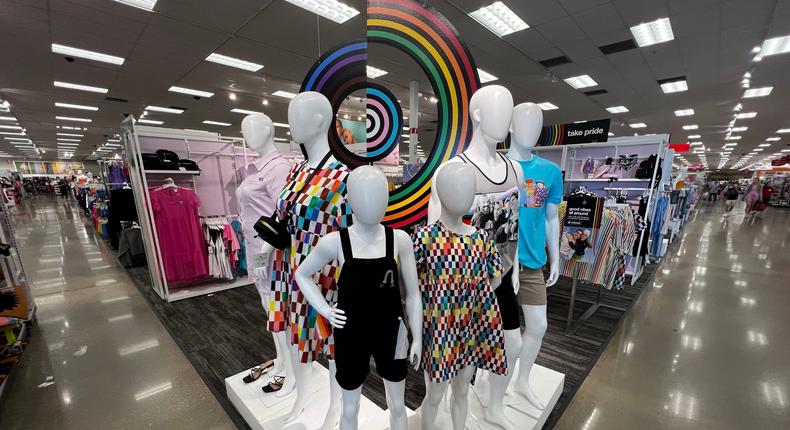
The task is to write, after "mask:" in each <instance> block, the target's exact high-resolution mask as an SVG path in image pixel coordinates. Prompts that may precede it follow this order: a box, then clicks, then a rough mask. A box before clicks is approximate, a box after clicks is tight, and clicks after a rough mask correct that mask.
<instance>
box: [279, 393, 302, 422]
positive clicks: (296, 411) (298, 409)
mask: <svg viewBox="0 0 790 430" xmlns="http://www.w3.org/2000/svg"><path fill="white" fill-rule="evenodd" d="M298 401H299V399H297V402H298ZM302 412H304V405H297V404H295V405H294V407H293V409H291V412H288V414H287V415H286V416H285V418H284V419H283V424H289V423H292V422H294V421H296V420H297V419H298V418H299V416H300V415H302Z"/></svg>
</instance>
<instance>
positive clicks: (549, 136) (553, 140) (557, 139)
mask: <svg viewBox="0 0 790 430" xmlns="http://www.w3.org/2000/svg"><path fill="white" fill-rule="evenodd" d="M563 136H565V124H554V125H547V126H545V127H543V130H541V132H540V137H538V143H537V145H536V146H557V145H562V140H563Z"/></svg>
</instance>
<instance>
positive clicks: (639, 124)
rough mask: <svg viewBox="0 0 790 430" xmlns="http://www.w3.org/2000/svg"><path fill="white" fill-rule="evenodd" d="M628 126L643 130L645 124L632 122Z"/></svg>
mask: <svg viewBox="0 0 790 430" xmlns="http://www.w3.org/2000/svg"><path fill="white" fill-rule="evenodd" d="M628 126H629V127H631V128H645V127H647V124H645V123H643V122H634V123H631V124H628Z"/></svg>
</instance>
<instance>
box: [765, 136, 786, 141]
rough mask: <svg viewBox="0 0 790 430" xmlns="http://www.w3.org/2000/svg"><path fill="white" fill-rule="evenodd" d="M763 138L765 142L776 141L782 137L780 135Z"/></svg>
mask: <svg viewBox="0 0 790 430" xmlns="http://www.w3.org/2000/svg"><path fill="white" fill-rule="evenodd" d="M765 140H766V141H767V142H776V141H777V140H782V138H781V137H769V138H768V139H765Z"/></svg>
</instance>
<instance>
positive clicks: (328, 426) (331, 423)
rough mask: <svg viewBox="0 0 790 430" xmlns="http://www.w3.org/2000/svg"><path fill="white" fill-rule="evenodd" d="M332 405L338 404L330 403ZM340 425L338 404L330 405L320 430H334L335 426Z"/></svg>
mask: <svg viewBox="0 0 790 430" xmlns="http://www.w3.org/2000/svg"><path fill="white" fill-rule="evenodd" d="M332 403H339V402H332ZM339 423H340V405H339V404H330V405H329V410H328V411H326V418H324V423H323V424H321V430H334V429H335V428H337V425H338V424H339Z"/></svg>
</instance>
